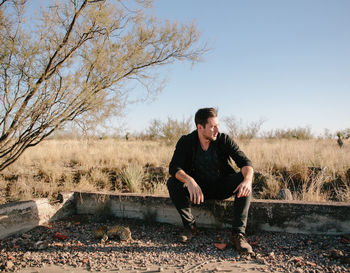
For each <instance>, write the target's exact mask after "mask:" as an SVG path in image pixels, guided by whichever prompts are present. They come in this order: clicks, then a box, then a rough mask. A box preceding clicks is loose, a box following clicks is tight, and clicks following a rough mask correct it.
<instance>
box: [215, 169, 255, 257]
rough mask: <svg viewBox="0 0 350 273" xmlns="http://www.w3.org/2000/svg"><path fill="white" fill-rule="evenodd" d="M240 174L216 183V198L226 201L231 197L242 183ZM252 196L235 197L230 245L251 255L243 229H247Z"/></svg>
mask: <svg viewBox="0 0 350 273" xmlns="http://www.w3.org/2000/svg"><path fill="white" fill-rule="evenodd" d="M243 178H244V177H243V175H242V173H237V174H232V175H229V176H227V177H224V178H223V179H220V180H219V181H218V183H217V185H218V187H217V191H216V197H217V198H218V199H226V198H229V197H231V196H232V195H233V194H232V193H233V192H234V190H235V189H236V188H237V186H238V185H239V184H240V183H241V182H242V181H243ZM251 198H252V194H250V195H249V196H247V197H240V198H237V196H235V200H234V204H233V220H232V236H231V240H230V241H231V243H232V244H233V245H234V246H235V247H236V249H237V250H238V251H240V252H245V253H252V252H253V251H252V248H251V246H250V245H249V244H248V242H247V241H246V239H245V237H244V236H245V229H246V227H247V220H248V211H249V207H250V202H251Z"/></svg>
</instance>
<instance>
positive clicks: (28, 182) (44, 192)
mask: <svg viewBox="0 0 350 273" xmlns="http://www.w3.org/2000/svg"><path fill="white" fill-rule="evenodd" d="M238 143H239V145H240V147H241V148H242V150H243V151H244V152H245V153H246V154H247V155H248V156H249V157H250V158H251V159H252V161H253V163H254V167H255V172H256V174H255V179H254V197H255V198H269V199H276V198H278V197H279V193H280V190H281V189H284V188H288V189H289V190H290V191H291V193H292V195H293V199H297V200H305V201H317V202H326V201H341V202H350V186H349V185H350V142H349V141H347V142H345V145H344V146H343V147H342V148H339V147H338V145H337V143H336V141H335V140H321V139H320V140H316V139H314V140H284V139H282V140H263V139H253V140H251V141H249V142H244V141H240V142H238ZM173 150H174V145H167V144H165V143H163V142H157V141H141V140H129V141H126V140H123V139H102V140H97V139H83V140H75V139H60V140H46V141H44V142H42V143H41V144H39V145H38V146H36V147H33V148H31V149H29V150H27V151H26V152H25V153H24V155H23V156H22V157H21V158H20V159H19V160H18V161H17V162H15V163H14V164H12V165H11V166H9V167H8V168H7V169H5V170H4V171H3V172H2V173H0V204H2V203H7V202H10V201H18V200H29V199H32V198H40V197H45V198H50V199H55V198H56V197H57V195H58V193H59V192H64V191H72V190H82V191H100V192H113V193H117V192H139V193H141V192H143V193H150V194H167V189H166V185H165V183H166V180H167V178H168V164H169V161H170V159H171V156H172V153H173Z"/></svg>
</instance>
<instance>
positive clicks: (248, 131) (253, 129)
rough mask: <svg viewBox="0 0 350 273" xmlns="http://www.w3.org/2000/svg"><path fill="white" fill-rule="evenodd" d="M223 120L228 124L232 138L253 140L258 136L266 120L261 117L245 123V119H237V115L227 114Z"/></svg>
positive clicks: (228, 130)
mask: <svg viewBox="0 0 350 273" xmlns="http://www.w3.org/2000/svg"><path fill="white" fill-rule="evenodd" d="M223 122H224V124H225V125H226V128H227V133H228V135H229V136H231V137H232V138H235V139H245V140H251V139H253V138H256V137H257V136H258V133H259V131H260V129H261V126H262V125H263V123H264V122H265V120H264V119H259V120H258V121H253V122H251V123H249V124H246V125H244V123H243V121H242V120H237V119H236V117H235V116H227V117H224V118H223Z"/></svg>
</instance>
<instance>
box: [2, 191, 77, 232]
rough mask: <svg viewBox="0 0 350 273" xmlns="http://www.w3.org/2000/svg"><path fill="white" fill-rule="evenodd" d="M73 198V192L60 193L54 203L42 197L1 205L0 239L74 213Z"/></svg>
mask: <svg viewBox="0 0 350 273" xmlns="http://www.w3.org/2000/svg"><path fill="white" fill-rule="evenodd" d="M73 198H74V194H73V193H66V194H63V195H60V200H57V202H54V203H50V202H49V201H48V200H47V199H44V198H43V199H36V200H32V201H23V202H13V203H9V204H5V205H1V206H0V239H3V238H6V237H8V236H10V235H12V234H16V233H22V232H26V231H28V230H30V229H32V228H34V227H36V226H38V225H42V224H43V223H45V222H49V221H55V220H57V219H60V218H62V217H64V216H67V215H70V214H72V213H74V212H75V206H74V202H73Z"/></svg>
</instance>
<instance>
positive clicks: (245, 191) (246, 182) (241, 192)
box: [233, 166, 254, 198]
mask: <svg viewBox="0 0 350 273" xmlns="http://www.w3.org/2000/svg"><path fill="white" fill-rule="evenodd" d="M241 171H242V175H243V177H244V179H243V181H242V182H241V184H239V185H238V187H237V188H236V189H235V190H234V191H233V193H236V192H237V198H240V197H247V196H249V194H250V193H251V192H252V184H253V176H254V169H253V167H251V166H244V167H242V170H241Z"/></svg>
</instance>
